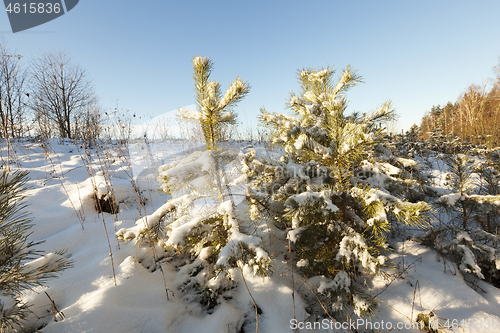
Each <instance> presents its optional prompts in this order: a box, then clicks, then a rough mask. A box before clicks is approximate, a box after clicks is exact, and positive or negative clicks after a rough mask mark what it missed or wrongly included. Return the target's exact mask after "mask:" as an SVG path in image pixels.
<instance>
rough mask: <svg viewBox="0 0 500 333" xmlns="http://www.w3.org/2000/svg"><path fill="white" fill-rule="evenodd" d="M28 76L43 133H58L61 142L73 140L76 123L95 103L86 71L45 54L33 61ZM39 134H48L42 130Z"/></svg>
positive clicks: (63, 58) (63, 57) (62, 55)
mask: <svg viewBox="0 0 500 333" xmlns="http://www.w3.org/2000/svg"><path fill="white" fill-rule="evenodd" d="M31 76H32V83H31V90H32V96H30V100H31V106H32V108H33V110H34V112H35V118H36V119H37V120H38V123H39V124H44V127H45V129H46V130H47V129H48V130H57V132H58V134H59V136H61V137H63V138H75V137H76V133H75V132H74V128H75V124H76V122H77V121H79V120H81V117H82V115H84V114H85V113H86V112H87V110H88V109H87V107H88V106H89V105H91V104H93V103H96V97H95V94H94V91H93V89H92V86H91V81H90V79H89V78H88V77H87V74H86V72H85V70H83V69H82V68H81V67H80V66H78V65H75V64H73V63H72V62H71V61H70V59H69V58H68V56H67V55H66V54H65V53H63V52H61V51H59V52H58V53H44V54H42V55H41V56H40V57H39V58H38V59H35V60H34V61H33V63H32V68H31ZM82 125H83V124H79V126H82ZM41 127H42V126H41ZM42 133H43V134H44V135H47V136H49V135H50V134H51V133H47V132H46V131H43V129H42Z"/></svg>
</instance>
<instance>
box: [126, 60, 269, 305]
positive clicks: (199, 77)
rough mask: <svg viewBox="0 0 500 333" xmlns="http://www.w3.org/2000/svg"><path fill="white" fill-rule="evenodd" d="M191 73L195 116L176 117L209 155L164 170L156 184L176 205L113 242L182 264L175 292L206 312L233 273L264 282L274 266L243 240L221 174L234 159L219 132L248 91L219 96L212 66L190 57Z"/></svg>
mask: <svg viewBox="0 0 500 333" xmlns="http://www.w3.org/2000/svg"><path fill="white" fill-rule="evenodd" d="M193 69H194V74H193V77H194V82H195V92H196V94H195V95H196V104H197V109H198V110H197V111H191V110H185V109H179V116H180V117H181V118H182V119H187V120H191V121H196V122H199V124H200V125H201V128H202V131H203V134H204V138H205V143H206V147H207V150H205V151H196V152H193V153H191V154H190V155H188V156H186V157H185V158H183V159H181V160H180V161H176V162H173V163H170V164H166V165H163V166H161V167H160V168H159V176H158V182H159V183H160V185H161V189H162V190H163V191H164V192H165V193H169V194H171V195H172V196H173V197H174V198H173V199H171V200H169V201H167V203H165V204H164V205H163V206H162V207H160V208H159V209H158V210H156V211H155V212H154V213H153V214H152V215H149V216H146V217H144V218H142V219H140V220H139V221H137V222H136V224H137V225H136V226H135V227H132V228H129V229H121V230H119V231H118V233H117V237H118V238H120V239H123V240H132V239H133V240H134V241H135V243H136V244H137V245H139V246H144V245H149V246H151V245H153V246H160V247H162V248H163V249H164V250H166V251H173V253H175V256H176V257H178V258H181V259H182V258H183V259H184V262H183V264H182V266H183V267H182V269H181V270H182V273H186V274H185V276H186V277H187V278H186V279H185V281H184V282H183V283H182V284H181V285H180V286H179V290H180V291H181V292H182V293H183V294H185V295H186V297H187V298H189V299H190V300H193V299H195V300H197V301H198V302H199V303H200V304H201V305H202V309H203V310H206V311H211V310H212V309H213V307H215V306H216V305H217V302H218V297H219V295H220V294H221V293H222V292H225V291H227V290H229V289H231V288H233V287H234V286H235V281H234V279H233V276H232V272H234V269H237V268H238V267H241V266H244V265H249V266H250V267H252V268H253V270H254V272H255V273H256V274H261V275H264V276H265V275H266V274H267V272H268V271H269V270H270V269H271V266H270V259H271V258H270V256H269V255H268V253H267V252H266V251H265V250H264V249H263V247H262V244H261V243H262V240H261V238H260V237H258V236H254V235H251V234H248V233H246V230H250V229H251V228H247V227H246V226H245V225H244V224H245V223H246V222H247V221H241V219H240V215H242V213H244V211H245V207H241V206H236V205H235V203H234V201H233V199H232V195H231V191H230V186H231V183H232V182H231V179H229V178H228V175H227V173H226V172H225V170H226V167H227V166H228V164H229V163H231V160H234V159H235V158H236V157H238V154H239V153H236V152H232V151H231V150H229V149H222V147H221V145H220V139H221V131H222V129H223V128H224V127H225V126H227V125H229V124H232V123H234V120H235V117H236V115H235V113H234V112H233V108H234V107H235V106H236V104H237V103H238V102H239V101H240V100H241V99H242V98H243V97H244V96H245V95H246V94H247V93H248V91H249V86H248V84H247V83H245V82H243V81H242V80H241V79H240V78H237V79H236V80H235V81H234V82H233V83H232V84H231V85H230V86H229V89H228V90H227V91H226V92H225V93H224V94H222V92H221V90H220V85H219V83H218V82H216V81H210V80H209V79H210V74H211V72H212V61H211V60H210V59H208V58H205V57H194V58H193ZM240 180H244V177H243V178H241V177H240Z"/></svg>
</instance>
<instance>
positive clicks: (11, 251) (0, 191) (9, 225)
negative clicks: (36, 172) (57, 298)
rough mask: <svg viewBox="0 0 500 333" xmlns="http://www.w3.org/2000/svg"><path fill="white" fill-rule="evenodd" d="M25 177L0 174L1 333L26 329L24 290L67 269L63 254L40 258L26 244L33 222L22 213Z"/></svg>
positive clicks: (20, 174) (28, 244) (29, 245)
mask: <svg viewBox="0 0 500 333" xmlns="http://www.w3.org/2000/svg"><path fill="white" fill-rule="evenodd" d="M27 180H28V178H27V174H26V173H23V172H13V173H9V172H7V170H6V169H5V168H2V170H1V171H0V289H1V295H0V332H9V331H11V330H17V329H20V328H26V325H27V323H25V322H24V319H25V318H26V315H27V314H28V313H29V310H28V308H29V306H30V305H29V304H26V303H25V302H23V301H22V299H21V294H22V292H23V291H24V290H26V289H29V288H32V287H36V286H40V285H43V284H44V283H45V281H46V280H47V279H50V278H53V277H56V276H57V273H58V272H60V271H62V270H64V269H66V268H68V267H70V266H71V265H72V261H71V260H69V259H68V258H67V257H66V256H64V251H59V252H55V253H50V254H46V255H43V256H42V253H41V252H40V251H38V250H36V249H35V246H36V245H38V244H40V242H33V241H29V240H28V237H29V235H30V232H29V231H30V228H31V227H32V224H31V222H32V219H31V217H30V216H29V215H28V213H27V212H26V211H25V208H26V205H25V204H24V203H23V199H24V198H25V194H24V193H25V189H26V187H25V185H26V182H27Z"/></svg>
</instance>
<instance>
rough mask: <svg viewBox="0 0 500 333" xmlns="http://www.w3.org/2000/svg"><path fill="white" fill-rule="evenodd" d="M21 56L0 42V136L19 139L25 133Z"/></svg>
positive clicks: (24, 96) (24, 95) (23, 81)
mask: <svg viewBox="0 0 500 333" xmlns="http://www.w3.org/2000/svg"><path fill="white" fill-rule="evenodd" d="M21 58H22V56H21V55H16V54H14V53H13V52H12V51H10V50H9V49H8V48H7V46H6V44H5V42H3V41H0V117H1V120H0V126H1V133H0V136H3V137H13V138H15V137H21V136H23V135H24V134H25V131H26V126H25V125H26V121H25V120H26V119H25V117H26V112H25V99H26V97H27V95H26V94H25V92H24V83H25V73H24V71H23V70H22V68H21V62H20V60H21Z"/></svg>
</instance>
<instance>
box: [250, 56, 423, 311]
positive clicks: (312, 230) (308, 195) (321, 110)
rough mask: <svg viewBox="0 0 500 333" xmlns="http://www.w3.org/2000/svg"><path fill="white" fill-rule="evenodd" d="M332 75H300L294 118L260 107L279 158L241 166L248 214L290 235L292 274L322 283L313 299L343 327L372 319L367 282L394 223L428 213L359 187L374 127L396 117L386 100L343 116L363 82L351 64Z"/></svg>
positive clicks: (382, 259)
mask: <svg viewBox="0 0 500 333" xmlns="http://www.w3.org/2000/svg"><path fill="white" fill-rule="evenodd" d="M333 75H334V71H333V70H331V69H330V68H327V69H319V70H313V69H304V70H302V71H299V75H298V80H299V83H300V87H301V92H300V94H298V95H296V94H293V93H292V94H291V96H290V101H289V107H290V109H291V111H292V113H293V114H292V115H286V114H276V113H274V114H272V113H269V112H267V111H266V110H264V109H263V110H262V112H261V116H260V119H261V121H262V123H263V124H264V125H266V126H268V127H269V128H270V129H271V132H272V133H274V135H273V141H272V143H273V145H274V146H276V147H279V148H281V151H282V152H283V153H282V154H281V156H280V157H279V158H278V159H272V158H268V157H264V156H257V154H256V152H255V151H250V152H249V153H247V154H246V156H245V159H244V161H243V163H244V171H245V172H246V174H247V177H248V180H249V182H250V187H251V188H250V189H249V196H250V198H251V202H252V211H253V212H254V213H253V214H254V215H258V214H259V213H260V214H263V213H264V212H266V213H270V214H272V215H273V217H274V222H275V225H276V226H277V227H278V228H281V229H285V230H286V231H287V233H286V234H287V238H288V239H289V241H290V244H291V246H292V250H293V251H294V252H295V253H296V254H297V261H296V262H293V263H292V265H294V266H295V267H294V270H298V271H300V272H301V273H302V274H304V275H305V276H306V277H312V276H318V275H321V276H324V279H323V280H322V281H321V283H320V285H319V286H318V290H317V291H318V292H319V297H320V298H321V300H322V303H323V304H326V305H327V311H328V312H329V313H330V314H332V315H334V317H335V318H336V319H337V320H343V319H345V318H346V316H347V315H353V313H352V312H354V313H355V314H356V315H358V316H370V315H372V314H373V313H374V310H375V306H376V302H375V301H374V299H373V298H372V297H370V294H369V292H368V291H367V290H366V288H365V286H364V281H365V279H366V278H368V277H370V276H374V275H378V274H383V270H382V268H384V267H387V264H388V260H387V259H386V256H385V254H386V253H387V252H388V250H387V245H386V238H385V234H386V233H387V231H388V230H389V229H390V227H391V222H390V221H400V222H402V223H406V224H409V225H415V226H425V225H426V224H427V223H428V218H429V217H428V212H429V210H430V206H429V205H428V204H426V203H424V202H417V203H410V202H408V201H405V200H403V199H400V198H398V197H396V196H394V195H392V194H391V193H390V192H389V191H387V190H386V189H383V188H376V187H374V186H371V184H370V183H366V184H365V185H363V184H362V182H361V181H360V180H359V179H358V178H357V177H355V176H354V175H353V171H354V170H356V169H357V168H359V167H360V165H361V164H362V163H367V162H366V159H367V158H369V157H370V156H372V155H373V153H374V150H375V147H376V146H377V144H378V143H379V142H380V141H381V140H382V138H381V137H382V135H383V131H382V130H381V129H380V122H382V121H384V120H386V119H390V118H391V117H392V116H393V113H394V111H393V109H392V107H391V104H390V102H387V103H384V104H383V105H382V106H381V107H380V108H379V109H377V110H376V111H374V112H373V113H371V114H369V115H359V114H352V115H345V111H346V109H347V98H346V96H345V93H346V92H347V91H348V90H349V88H351V87H353V86H355V85H356V84H358V83H360V82H362V80H361V77H360V76H359V75H357V73H356V71H354V70H353V69H351V68H350V67H349V66H348V67H347V68H346V69H345V70H343V71H342V74H341V75H340V78H339V79H338V80H336V81H334V78H333ZM310 304H311V307H312V308H311V309H310V311H309V313H318V312H316V311H315V309H314V308H316V309H320V307H319V306H318V303H317V302H316V300H312V302H311V303H310ZM320 311H321V309H320ZM321 312H323V311H321Z"/></svg>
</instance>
